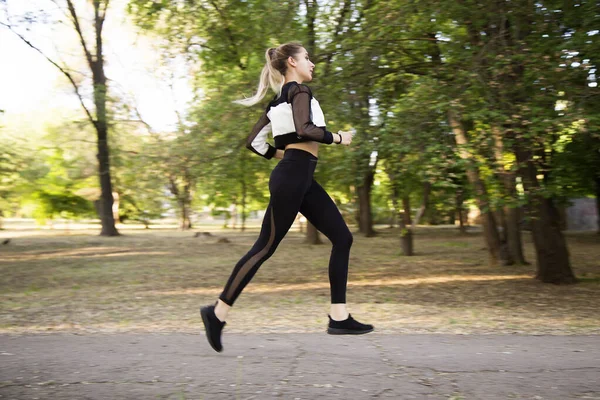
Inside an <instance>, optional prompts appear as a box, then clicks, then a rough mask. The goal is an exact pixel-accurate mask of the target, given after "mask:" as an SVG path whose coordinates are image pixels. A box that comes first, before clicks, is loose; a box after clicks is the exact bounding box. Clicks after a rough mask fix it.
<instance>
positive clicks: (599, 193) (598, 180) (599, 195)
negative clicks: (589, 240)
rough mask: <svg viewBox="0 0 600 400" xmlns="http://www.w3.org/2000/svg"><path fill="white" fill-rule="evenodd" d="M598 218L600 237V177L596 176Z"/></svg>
mask: <svg viewBox="0 0 600 400" xmlns="http://www.w3.org/2000/svg"><path fill="white" fill-rule="evenodd" d="M596 216H597V217H598V234H599V235H600V176H596Z"/></svg>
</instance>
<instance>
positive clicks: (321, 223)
mask: <svg viewBox="0 0 600 400" xmlns="http://www.w3.org/2000/svg"><path fill="white" fill-rule="evenodd" d="M300 212H301V213H302V215H304V216H305V217H306V219H308V220H309V221H310V222H311V223H312V224H313V225H314V226H315V228H317V229H318V230H319V231H321V232H322V233H323V234H324V235H325V236H327V238H328V239H329V240H331V243H332V244H333V248H332V249H331V256H330V258H329V283H330V285H331V303H332V304H346V286H347V281H348V258H349V257H350V247H351V246H352V240H353V239H352V233H351V232H350V230H349V229H348V226H347V225H346V222H345V221H344V218H343V217H342V214H340V211H339V210H338V208H337V206H336V205H335V203H334V202H333V200H331V197H329V195H328V194H327V192H326V191H325V189H323V188H322V187H321V185H319V184H318V183H317V182H316V181H315V180H313V181H312V183H311V186H310V188H309V189H308V191H307V192H306V194H305V195H304V199H303V202H302V205H301V206H300ZM344 309H345V307H344V308H343V309H342V308H341V307H337V308H336V309H335V310H333V309H332V312H333V313H334V314H339V312H340V311H341V312H342V313H343V312H344V311H343V310H344ZM344 319H345V318H344Z"/></svg>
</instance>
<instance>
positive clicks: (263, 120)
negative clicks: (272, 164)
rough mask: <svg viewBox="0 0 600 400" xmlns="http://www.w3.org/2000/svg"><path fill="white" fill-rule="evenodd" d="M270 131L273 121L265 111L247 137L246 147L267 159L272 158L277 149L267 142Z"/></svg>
mask: <svg viewBox="0 0 600 400" xmlns="http://www.w3.org/2000/svg"><path fill="white" fill-rule="evenodd" d="M269 132H271V121H270V120H269V117H267V112H266V111H265V112H264V113H263V115H262V116H261V117H260V119H259V120H258V122H257V123H256V124H255V125H254V128H252V132H250V136H248V139H246V148H247V149H249V150H251V151H253V152H254V153H256V154H258V155H259V156H262V157H264V158H266V159H270V158H272V157H273V156H274V155H275V151H276V149H275V147H273V146H271V145H270V144H269V143H267V137H268V136H269Z"/></svg>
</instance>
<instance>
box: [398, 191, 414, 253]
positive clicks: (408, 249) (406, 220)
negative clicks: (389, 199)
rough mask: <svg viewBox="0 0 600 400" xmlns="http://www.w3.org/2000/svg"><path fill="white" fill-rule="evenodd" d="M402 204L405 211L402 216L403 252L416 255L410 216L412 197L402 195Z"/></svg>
mask: <svg viewBox="0 0 600 400" xmlns="http://www.w3.org/2000/svg"><path fill="white" fill-rule="evenodd" d="M402 205H403V207H404V211H403V212H402V216H401V218H400V244H401V246H402V254H403V255H405V256H412V255H414V252H413V234H412V229H411V221H410V220H411V218H410V197H408V196H403V197H402Z"/></svg>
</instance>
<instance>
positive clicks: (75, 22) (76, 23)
mask: <svg viewBox="0 0 600 400" xmlns="http://www.w3.org/2000/svg"><path fill="white" fill-rule="evenodd" d="M67 6H68V7H69V12H70V13H71V22H73V26H74V27H75V30H76V31H77V34H78V35H79V40H80V41H81V45H82V46H83V52H84V53H85V58H86V60H87V62H88V64H89V66H90V69H91V70H92V71H93V70H94V60H93V59H92V54H91V53H90V51H89V50H88V48H87V45H86V43H85V38H84V37H83V32H82V30H81V26H80V25H79V18H78V17H77V12H76V11H75V6H73V1H72V0H67Z"/></svg>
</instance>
